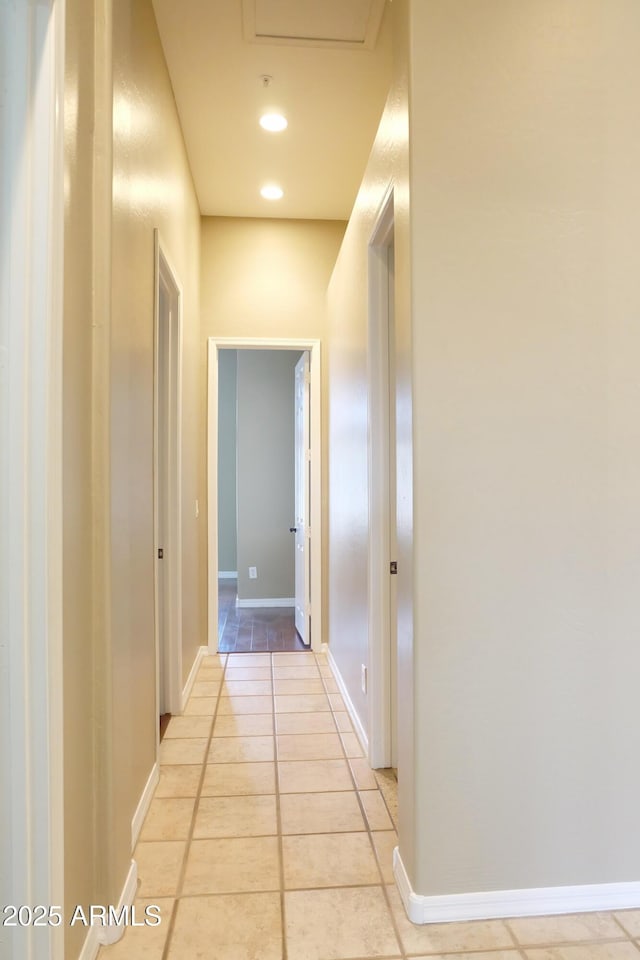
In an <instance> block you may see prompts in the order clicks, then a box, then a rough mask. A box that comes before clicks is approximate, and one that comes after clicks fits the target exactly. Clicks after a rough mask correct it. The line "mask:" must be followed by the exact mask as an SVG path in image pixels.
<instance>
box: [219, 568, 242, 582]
mask: <svg viewBox="0 0 640 960" xmlns="http://www.w3.org/2000/svg"><path fill="white" fill-rule="evenodd" d="M237 579H238V571H237V570H218V580H237Z"/></svg>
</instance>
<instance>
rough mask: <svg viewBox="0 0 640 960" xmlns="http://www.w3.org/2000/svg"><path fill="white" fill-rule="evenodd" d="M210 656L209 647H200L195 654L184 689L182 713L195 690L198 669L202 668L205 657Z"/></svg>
mask: <svg viewBox="0 0 640 960" xmlns="http://www.w3.org/2000/svg"><path fill="white" fill-rule="evenodd" d="M208 656H209V648H208V647H198V652H197V653H196V655H195V659H194V661H193V665H192V667H191V670H190V671H189V676H188V677H187V682H186V683H185V685H184V689H183V691H182V710H181V711H180V712H181V713H184V709H185V707H186V705H187V701H188V699H189V697H190V696H191V691H192V690H193V685H194V683H195V682H196V677H197V676H198V670H199V669H200V664H201V663H202V661H203V660H204V659H205V657H208Z"/></svg>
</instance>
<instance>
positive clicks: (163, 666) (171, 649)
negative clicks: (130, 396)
mask: <svg viewBox="0 0 640 960" xmlns="http://www.w3.org/2000/svg"><path fill="white" fill-rule="evenodd" d="M155 257H156V271H155V273H156V289H155V314H156V316H155V396H154V451H155V452H154V457H155V463H154V471H153V473H154V504H155V508H154V534H155V544H154V548H155V624H156V664H157V702H158V706H157V713H158V718H159V736H160V739H162V735H163V733H164V730H165V729H166V726H167V724H168V721H169V719H170V716H171V714H176V713H181V711H182V703H181V675H182V584H181V576H180V571H181V567H182V555H181V551H182V547H181V543H182V536H181V509H180V504H181V492H180V488H181V457H180V450H181V423H182V417H181V404H180V397H181V369H182V360H181V353H182V291H181V288H180V284H179V282H178V279H177V277H176V274H175V272H174V270H173V269H172V267H171V265H170V262H169V260H168V258H167V254H166V251H165V249H164V248H163V245H162V242H161V240H160V237H159V234H158V231H157V230H156V232H155Z"/></svg>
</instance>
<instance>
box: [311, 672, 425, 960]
mask: <svg viewBox="0 0 640 960" xmlns="http://www.w3.org/2000/svg"><path fill="white" fill-rule="evenodd" d="M316 664H318V660H317V655H316ZM321 676H322V675H321ZM326 679H329V678H327V677H324V676H323V677H322V682H323V685H324V687H325V695H326V696H327V699H328V700H329V706H330V707H331V714H332V716H333V719H334V723H335V724H336V728H337V726H338V724H337V723H336V720H335V714H336V712H338V713H342V712H343V711H341V710H340V711H336V710H335V709H334V707H333V703H332V702H331V700H330V698H329V694H328V692H327V689H326V684H325V680H326ZM331 679H333V680H335V677H332V678H331ZM341 699H342V698H341ZM338 733H340V731H338ZM340 743H341V744H342V751H343V753H344V760H345V762H346V764H347V769H348V771H349V776H350V778H351V782H352V783H353V786H354V790H355V795H356V800H357V802H358V806H359V807H360V814H361V816H362V819H363V820H364V824H365V829H366V832H367V836H368V837H369V843H370V845H371V850H372V853H373V856H374V859H375V862H376V867H377V869H378V875H379V877H380V887H381V889H382V896H383V898H384V901H385V903H386V905H387V910H388V912H389V917H390V919H391V925H392V927H393V932H394V934H395V937H396V940H397V941H398V946H399V947H400V954H401V956H402V960H407V953H406V950H405V948H404V943H403V941H402V937H401V936H400V930H399V928H398V925H397V923H396V918H395V916H394V913H393V910H392V908H391V901H390V900H389V894H388V892H387V884H386V882H385V879H384V875H383V873H382V866H381V863H380V858H379V856H378V851H377V850H376V846H375V843H374V842H373V837H372V836H371V833H372V831H371V826H370V824H369V818H368V817H367V814H366V811H365V809H364V804H363V803H362V797H361V796H360V789H359V787H358V784H357V782H356V778H355V774H354V772H353V769H352V767H351V764H350V763H349V757H348V756H347V751H346V750H345V748H344V743H343V742H342V737H340ZM354 759H359V758H354ZM365 759H367V758H366V757H365ZM372 773H373V771H372ZM374 777H375V774H374ZM376 790H377V791H378V793H380V794H381V790H380V788H379V787H378V786H377V780H376ZM391 822H392V823H393V820H392V821H391ZM372 886H375V887H376V888H377V887H378V884H375V885H372Z"/></svg>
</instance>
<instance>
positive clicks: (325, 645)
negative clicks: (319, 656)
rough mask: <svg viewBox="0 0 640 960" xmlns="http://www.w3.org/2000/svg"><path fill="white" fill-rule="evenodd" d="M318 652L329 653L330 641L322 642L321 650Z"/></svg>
mask: <svg viewBox="0 0 640 960" xmlns="http://www.w3.org/2000/svg"><path fill="white" fill-rule="evenodd" d="M318 652H319V653H324V654H327V653H329V644H328V643H321V644H320V650H319V651H318Z"/></svg>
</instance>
